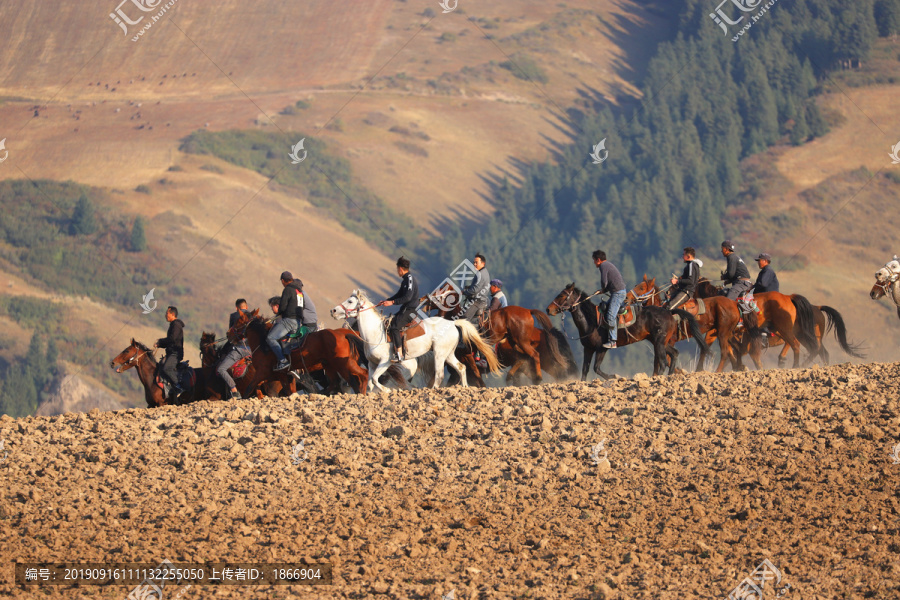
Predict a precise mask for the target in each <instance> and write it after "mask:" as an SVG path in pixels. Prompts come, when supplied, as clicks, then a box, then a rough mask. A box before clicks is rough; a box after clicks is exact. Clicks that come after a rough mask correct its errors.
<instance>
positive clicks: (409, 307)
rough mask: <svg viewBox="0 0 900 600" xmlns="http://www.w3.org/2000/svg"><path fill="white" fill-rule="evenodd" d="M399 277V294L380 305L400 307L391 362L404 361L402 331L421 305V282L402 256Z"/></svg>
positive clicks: (394, 322)
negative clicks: (410, 270)
mask: <svg viewBox="0 0 900 600" xmlns="http://www.w3.org/2000/svg"><path fill="white" fill-rule="evenodd" d="M397 275H399V276H400V277H401V283H400V289H399V290H397V293H396V294H394V295H393V296H391V297H390V298H388V299H387V300H382V301H381V302H379V303H378V306H393V305H394V304H399V305H400V310H399V311H398V312H397V314H396V315H395V316H394V320H393V322H392V323H391V329H390V334H391V342H392V343H393V345H394V354H393V355H392V356H391V362H400V361H402V360H403V339H402V337H401V335H400V331H401V330H402V329H403V328H404V327H405V326H406V325H407V324H408V323H409V322H410V320H412V318H413V316H414V315H415V313H416V307H417V306H418V304H419V282H418V281H416V278H415V277H413V274H412V273H410V272H409V259H408V258H405V257H403V256H401V257H400V258H398V259H397Z"/></svg>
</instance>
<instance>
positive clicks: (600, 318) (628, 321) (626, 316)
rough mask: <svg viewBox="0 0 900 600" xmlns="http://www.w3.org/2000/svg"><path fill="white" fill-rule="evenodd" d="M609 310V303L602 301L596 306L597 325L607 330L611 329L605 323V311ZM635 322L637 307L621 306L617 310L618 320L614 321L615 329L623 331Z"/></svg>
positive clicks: (631, 305)
mask: <svg viewBox="0 0 900 600" xmlns="http://www.w3.org/2000/svg"><path fill="white" fill-rule="evenodd" d="M608 308H609V302H607V301H605V300H604V301H603V302H601V303H600V304H599V305H598V306H597V323H599V324H600V325H602V326H604V327H606V328H607V329H612V328H611V327H610V326H609V323H607V322H606V311H607V310H608ZM636 320H637V305H635V304H628V305H626V304H623V305H622V307H621V308H620V309H619V314H618V318H617V319H616V328H617V329H625V328H626V327H630V326H631V325H634V322H635V321H636Z"/></svg>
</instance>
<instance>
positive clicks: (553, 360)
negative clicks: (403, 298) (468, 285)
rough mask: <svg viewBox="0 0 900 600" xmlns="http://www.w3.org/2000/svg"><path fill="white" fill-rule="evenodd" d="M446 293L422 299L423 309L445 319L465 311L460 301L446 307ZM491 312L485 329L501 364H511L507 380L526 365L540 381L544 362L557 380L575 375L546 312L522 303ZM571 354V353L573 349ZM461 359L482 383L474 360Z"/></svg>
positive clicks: (532, 378)
mask: <svg viewBox="0 0 900 600" xmlns="http://www.w3.org/2000/svg"><path fill="white" fill-rule="evenodd" d="M447 293H449V292H448V290H446V289H442V290H438V292H436V293H435V294H434V295H433V296H432V295H429V296H425V297H423V298H421V299H420V300H421V301H422V302H424V303H425V304H424V305H423V307H422V309H423V310H425V311H429V310H432V309H434V310H437V316H439V317H444V318H445V319H449V318H452V317H454V316H456V315H457V314H459V312H460V311H461V310H462V304H461V303H457V304H456V305H455V306H453V307H452V308H448V307H446V306H444V305H443V302H442V298H441V295H442V294H447ZM434 296H436V297H434ZM488 315H489V318H488V322H487V323H486V329H487V330H488V331H487V333H488V335H490V343H491V344H494V346H496V349H497V358H498V359H500V363H501V364H502V365H503V366H505V367H506V366H508V367H511V368H510V370H509V372H508V373H507V375H506V381H507V383H509V382H511V381H513V380H515V378H516V376H517V375H518V373H519V371H520V370H521V369H523V368H525V369H528V368H529V366H530V367H531V369H529V371H528V374H529V376H530V378H531V380H532V381H533V382H535V383H539V382H540V381H542V380H543V374H542V372H541V366H542V361H543V364H544V365H546V366H547V370H548V371H549V372H550V374H551V375H552V376H553V378H554V379H556V380H557V381H562V380H564V379H566V378H568V377H569V376H571V375H574V372H573V371H574V360H570V359H569V358H567V357H566V355H565V354H566V353H565V351H564V350H563V349H562V348H561V343H562V344H565V345H566V346H568V343H567V342H565V336H563V335H561V333H560V332H558V331H557V333H556V334H553V333H552V332H553V331H556V329H555V328H554V327H553V323H552V322H551V321H550V319H548V318H547V315H545V314H544V313H542V312H541V311H539V310H532V309H528V308H523V307H521V306H507V307H505V308H501V309H499V310H492V311H489V313H488ZM542 348H543V350H542ZM568 354H570V355H571V350H569V352H568ZM572 358H574V357H572ZM548 359H549V362H548ZM460 360H463V362H464V363H465V364H466V367H468V368H469V369H470V370H471V371H472V372H473V374H474V378H475V380H476V381H479V382H481V385H482V386H483V385H484V382H483V381H481V377H480V373H479V371H478V369H477V366H476V365H475V364H474V361H472V360H471V359H470V358H466V359H462V358H461V359H460ZM470 362H471V363H472V364H470ZM529 363H530V365H529ZM473 367H474V368H473ZM451 378H452V375H451Z"/></svg>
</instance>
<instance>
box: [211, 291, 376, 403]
mask: <svg viewBox="0 0 900 600" xmlns="http://www.w3.org/2000/svg"><path fill="white" fill-rule="evenodd" d="M269 329H271V324H270V323H266V322H265V321H263V319H262V317H260V316H259V310H258V309H257V310H256V311H254V312H252V313H249V314H242V315H241V316H240V317H239V318H238V320H237V322H236V323H235V324H234V326H233V327H232V328H231V329H229V330H228V339H229V340H232V341H233V340H236V339H238V336H239V335H246V337H247V343H248V344H249V345H250V349H251V350H252V352H253V353H252V355H251V359H252V360H253V363H254V365H255V366H256V373H255V375H254V378H253V380H252V382H251V384H250V385H252V386H253V387H255V386H256V385H258V384H259V383H260V382H262V381H266V380H268V379H278V380H281V379H282V378H283V377H289V378H290V379H291V383H293V376H291V375H290V374H289V373H288V372H289V371H292V370H294V371H299V372H300V373H305V374H311V373H314V372H315V371H325V375H326V377H327V378H328V384H329V385H328V389H327V390H326V392H327V393H335V392H339V391H340V379H339V377H340V378H343V380H344V381H346V382H347V383H348V384H350V386H351V387H352V388H353V391H354V392H356V393H357V394H365V393H366V386H367V384H368V382H369V373H368V371H366V370H365V369H363V368H362V367H361V366H360V365H359V358H360V349H361V345H360V343H362V340H361V339H360V338H359V336H358V335H356V334H355V333H353V332H352V331H350V330H349V329H323V330H321V331H315V332H313V333H310V334H308V335H307V336H306V337H305V338H304V340H303V343H302V344H301V346H300V347H299V348H296V349H294V350H293V351H292V352H291V355H290V361H291V367H289V368H288V369H287V370H286V371H274V370H273V369H274V366H275V363H276V360H275V355H274V353H273V352H271V350H269V348H268V344H267V343H266V335H267V333H268V331H269Z"/></svg>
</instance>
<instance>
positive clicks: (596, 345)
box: [547, 283, 709, 381]
mask: <svg viewBox="0 0 900 600" xmlns="http://www.w3.org/2000/svg"><path fill="white" fill-rule="evenodd" d="M567 311H568V312H569V313H571V315H572V321H574V322H575V327H577V328H578V334H579V339H580V340H581V345H582V346H583V347H584V362H583V363H582V365H581V380H582V381H585V380H586V379H587V373H588V369H589V368H590V366H591V359H592V358H594V353H596V355H597V357H596V362H595V363H594V372H595V373H597V375H599V376H600V377H603V378H604V379H610V378H611V377H612V375H608V374H606V373H604V372H603V371H602V370H601V369H600V364H601V363H602V362H603V359H604V357H605V356H606V352H607V349H606V348H604V347H603V345H602V344H603V342H604V340H603V336H602V335H601V333H600V328H599V318H598V316H599V313H598V311H597V306H596V305H595V304H593V303H592V302H590V297H589V296H588V295H587V294H585V293H584V292H582V291H581V290H580V289H578V288H577V287H575V284H574V283H570V284H569V285H567V286H566V288H565V289H564V290H563V291H561V292H560V293H559V294H557V296H556V298H555V299H554V300H553V302H551V303H550V305H549V306H547V313H548V314H550V315H557V314H559V313H564V312H567ZM673 315H678V316H679V317H681V319H682V320H683V321H685V322H686V323H687V326H688V329H689V331H690V335H691V337H692V338H693V339H694V340H695V341H696V342H697V345H698V346H700V350H701V352H703V351H708V350H709V348H708V347H707V346H706V342H705V341H704V339H703V334H702V333H701V332H700V328H699V327H698V325H697V320H696V319H695V318H694V317H692V316H691V315H690V314H689V313H687V312H685V311H683V310H674V311H672V312H669V311H667V310H665V309H663V308H659V307H656V306H647V307H643V308H641V307H636V315H635V320H634V323H632V324H631V325H629V326H628V327H626V328H624V329H622V330H620V331H619V333H618V336H617V337H618V340H617V345H618V346H628V345H630V344H634V343H636V342H640V341H642V340H647V341H649V342H650V343H651V344H652V345H653V374H654V375H659V374H660V373H662V372H663V371H664V370H665V367H666V363H667V362H668V363H669V374H670V375H671V374H673V373H674V372H675V365H676V363H677V360H678V350H677V349H676V348H675V342H677V341H678V335H679V329H680V327H679V325H678V324H677V323H676V321H675V317H674V316H673Z"/></svg>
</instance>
